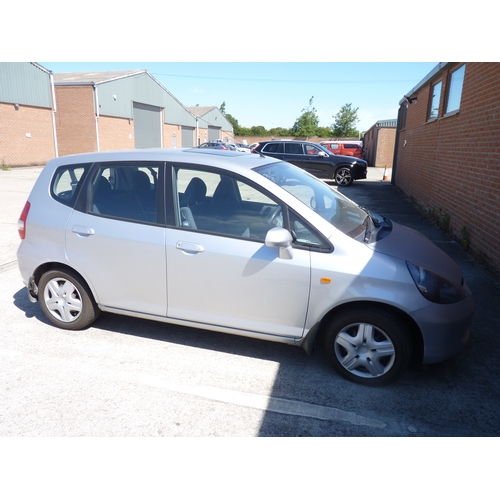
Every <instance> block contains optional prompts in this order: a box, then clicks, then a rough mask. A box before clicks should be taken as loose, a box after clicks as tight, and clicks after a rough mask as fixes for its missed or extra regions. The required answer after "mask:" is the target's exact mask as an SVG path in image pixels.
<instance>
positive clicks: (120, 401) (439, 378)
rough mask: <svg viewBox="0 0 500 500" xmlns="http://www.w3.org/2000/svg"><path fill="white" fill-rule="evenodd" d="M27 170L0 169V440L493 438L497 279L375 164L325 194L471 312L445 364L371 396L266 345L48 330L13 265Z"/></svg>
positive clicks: (109, 324) (156, 327)
mask: <svg viewBox="0 0 500 500" xmlns="http://www.w3.org/2000/svg"><path fill="white" fill-rule="evenodd" d="M40 170H41V169H40V168H26V169H12V170H10V171H1V170H0V200H1V203H2V210H1V211H0V234H1V237H0V299H1V300H0V317H1V318H2V323H3V329H2V331H0V362H1V364H2V366H0V436H159V435H161V436H182V437H191V436H195V437H200V436H203V437H205V436H236V437H238V436H264V437H269V436H272V437H275V436H280V437H281V436H310V437H312V436H345V437H347V436H401V437H408V436H422V437H423V436H452V437H453V436H455V437H457V436H482V437H484V436H500V419H499V418H498V415H499V414H500V363H498V359H499V358H500V344H499V343H498V341H497V337H498V331H499V329H500V307H499V299H500V284H499V282H498V280H497V279H496V278H495V277H494V276H492V275H491V274H490V273H488V272H487V271H486V270H484V269H483V268H482V267H481V266H479V265H478V263H477V262H476V261H475V260H474V259H473V257H472V256H471V255H469V254H468V253H466V252H465V251H464V250H463V249H462V248H461V246H460V245H459V244H458V243H456V242H455V241H453V240H452V239H451V238H449V237H448V236H447V235H446V234H444V233H443V232H442V231H441V230H440V229H439V228H437V227H436V226H434V225H433V224H432V223H431V222H429V221H428V220H427V219H426V218H425V217H423V216H422V215H421V213H420V212H419V211H418V209H417V208H416V207H415V206H414V205H413V204H412V203H411V202H410V201H409V200H408V199H407V198H406V197H405V196H404V195H403V194H402V193H401V192H400V191H399V190H398V188H397V187H395V186H393V185H392V184H391V183H390V181H388V180H383V179H384V170H383V169H379V168H374V167H371V168H369V171H368V179H366V180H362V181H356V182H355V183H354V184H353V185H352V186H350V187H347V188H339V191H341V192H342V193H344V194H345V195H346V196H348V197H349V198H351V199H352V200H354V201H355V202H356V203H359V204H360V205H363V206H366V207H367V208H369V209H370V210H371V211H373V212H376V213H379V214H381V215H385V216H387V217H389V218H390V219H392V220H393V221H395V222H399V223H401V224H404V225H406V226H409V227H411V228H413V229H415V230H417V231H419V232H421V233H423V234H424V235H426V236H427V237H428V238H429V239H430V240H431V241H433V242H434V243H435V244H436V245H437V246H438V247H440V248H442V249H443V250H444V251H445V252H446V253H448V254H449V255H450V256H451V257H452V258H453V259H454V260H455V261H456V262H457V263H458V264H459V266H460V267H461V269H462V272H463V274H464V277H465V280H466V282H467V283H468V285H469V287H470V288H471V290H472V292H473V295H474V298H475V301H476V311H475V315H474V318H473V323H472V328H471V336H470V339H469V342H468V343H467V345H466V346H465V348H464V349H463V350H462V351H461V352H460V353H459V354H458V355H457V356H456V357H454V358H453V359H451V360H449V361H448V362H445V363H443V364H439V365H431V366H430V367H428V368H425V369H424V370H421V369H420V368H412V369H410V370H409V371H408V373H407V374H405V376H404V377H403V378H402V380H401V381H399V382H398V383H396V384H394V385H392V386H390V387H387V388H382V389H379V390H373V389H371V388H365V387H362V386H359V385H356V384H352V383H350V382H348V381H345V380H343V379H342V378H340V377H337V376H336V375H335V374H334V373H332V370H331V368H330V367H329V366H328V364H327V363H326V361H324V360H323V356H322V353H320V352H315V353H314V354H313V356H312V357H308V356H307V355H306V354H305V353H304V352H303V351H301V350H300V349H295V348H291V347H289V346H283V345H280V344H275V343H272V342H265V341H257V340H254V339H245V338H242V337H241V338H240V337H236V336H228V335H224V334H218V333H216V332H211V333H210V335H207V333H206V332H205V331H201V330H200V331H198V330H196V329H187V328H180V327H175V326H172V325H163V324H159V323H156V322H151V321H146V320H139V319H134V318H127V317H121V316H116V315H102V317H101V318H100V320H99V321H98V322H97V323H96V324H95V325H93V326H92V327H91V328H89V329H88V330H85V331H83V332H80V333H79V334H78V335H74V334H72V333H68V332H64V331H61V330H58V329H55V328H53V327H51V326H50V325H49V324H47V321H45V319H44V317H43V314H42V313H41V311H40V308H39V306H38V305H37V304H31V303H29V302H28V300H27V298H26V291H25V288H24V287H23V286H22V282H21V279H20V276H19V272H18V270H17V262H16V250H17V247H18V245H19V241H20V240H19V236H18V234H17V227H16V223H17V219H18V217H19V215H20V213H21V211H22V208H23V206H24V203H25V201H26V198H27V197H28V194H29V192H30V190H31V187H32V185H33V182H34V180H35V179H36V177H37V175H38V173H39V172H40ZM389 175H390V172H389ZM2 387H3V389H2ZM209 390H210V391H209ZM190 391H191V392H190ZM192 391H198V392H194V393H193V392H192ZM216 391H218V392H217V393H216ZM236 396H237V398H236ZM242 398H243V399H242ZM285 403H286V405H287V408H286V409H283V408H282V407H280V408H278V407H277V405H283V404H285ZM312 410H315V411H318V410H321V411H323V412H325V415H324V416H323V418H317V416H316V417H315V416H314V414H312V413H311V411H312ZM360 419H361V420H363V425H359V423H360V421H361V420H360ZM338 445H339V444H338V443H336V446H338Z"/></svg>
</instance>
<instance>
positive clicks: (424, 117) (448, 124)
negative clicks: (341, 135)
mask: <svg viewBox="0 0 500 500" xmlns="http://www.w3.org/2000/svg"><path fill="white" fill-rule="evenodd" d="M499 133H500V63H440V64H438V65H437V66H436V67H435V68H434V69H433V70H432V71H431V72H430V73H429V74H428V75H427V76H426V77H425V78H424V79H423V80H422V81H421V82H420V83H419V84H418V85H417V86H416V87H414V88H413V89H411V90H410V91H409V92H408V94H407V95H406V96H405V97H404V98H403V99H401V101H400V110H399V116H398V131H397V139H396V153H395V159H396V160H395V164H394V167H393V179H392V180H393V182H394V183H395V184H396V185H397V186H398V187H399V188H401V189H402V190H403V191H404V192H405V193H406V194H408V195H409V196H411V197H412V198H414V199H415V201H416V202H417V203H418V204H419V205H420V206H421V207H422V208H423V209H425V210H426V211H427V213H428V214H429V215H430V216H432V217H433V218H434V219H435V220H436V222H437V223H438V224H439V225H440V226H441V227H442V228H444V229H445V230H448V231H450V232H451V233H452V234H453V235H454V236H455V237H456V238H457V239H458V240H460V241H461V242H462V244H463V245H464V246H466V247H468V248H470V249H471V250H472V251H473V253H475V254H476V256H477V257H478V259H479V260H480V261H482V262H484V263H486V264H488V265H490V266H491V267H492V268H493V269H495V270H496V271H497V272H500V231H498V219H499V211H500V141H499V139H498V136H499Z"/></svg>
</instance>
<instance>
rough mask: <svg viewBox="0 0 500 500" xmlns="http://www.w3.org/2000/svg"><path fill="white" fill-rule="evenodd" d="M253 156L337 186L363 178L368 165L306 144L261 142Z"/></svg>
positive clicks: (346, 184) (318, 146) (359, 160)
mask: <svg viewBox="0 0 500 500" xmlns="http://www.w3.org/2000/svg"><path fill="white" fill-rule="evenodd" d="M252 153H261V154H263V155H265V156H271V157H273V158H278V159H280V160H284V161H287V162H288V163H292V164H294V165H297V167H300V168H302V169H304V170H306V171H307V172H309V173H311V174H313V175H315V176H316V177H320V178H323V179H333V180H334V181H335V182H336V183H337V184H338V185H339V186H350V185H351V184H352V182H353V181H354V180H357V179H366V170H367V167H368V163H367V162H366V161H364V160H361V159H359V158H355V157H352V156H341V155H335V154H333V153H331V152H329V151H328V150H327V149H326V148H324V147H323V146H320V145H319V144H316V143H314V142H305V141H264V142H260V143H259V144H258V146H256V147H255V148H254V149H253V150H252Z"/></svg>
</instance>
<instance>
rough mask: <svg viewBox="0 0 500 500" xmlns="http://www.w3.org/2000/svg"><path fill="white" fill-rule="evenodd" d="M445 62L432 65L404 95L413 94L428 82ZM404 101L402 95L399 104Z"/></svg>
mask: <svg viewBox="0 0 500 500" xmlns="http://www.w3.org/2000/svg"><path fill="white" fill-rule="evenodd" d="M447 64H449V63H447V62H440V63H439V64H438V65H437V66H436V67H434V68H433V69H432V70H431V71H430V72H429V73H428V74H427V75H426V76H425V77H424V78H423V79H422V80H420V82H418V83H417V85H415V87H413V88H412V89H411V90H410V91H409V92H407V93H406V94H405V95H407V96H408V97H410V96H412V95H413V94H415V93H416V92H417V91H418V90H420V89H421V88H422V87H423V86H424V85H425V84H426V83H428V82H429V80H431V79H432V78H434V77H435V76H436V75H437V74H438V73H439V72H440V71H441V70H442V69H443V68H444V67H445V66H446V65H447ZM405 101H406V98H405V97H402V98H401V100H400V101H399V105H400V106H401V104H403V103H404V102H405Z"/></svg>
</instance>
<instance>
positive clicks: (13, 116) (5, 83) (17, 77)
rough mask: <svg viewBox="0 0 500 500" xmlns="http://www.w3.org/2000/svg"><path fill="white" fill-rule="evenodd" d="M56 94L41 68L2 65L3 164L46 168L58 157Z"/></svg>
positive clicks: (0, 117)
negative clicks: (44, 165)
mask: <svg viewBox="0 0 500 500" xmlns="http://www.w3.org/2000/svg"><path fill="white" fill-rule="evenodd" d="M52 90H53V87H52V75H51V73H50V71H48V70H47V69H45V68H43V67H42V66H40V65H39V64H36V63H29V62H20V63H4V62H0V164H4V165H7V166H10V167H11V166H20V165H24V166H26V165H42V164H44V163H46V162H47V161H48V160H50V159H51V158H53V157H54V156H57V137H56V132H55V123H54V120H53V117H54V103H53V92H52Z"/></svg>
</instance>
